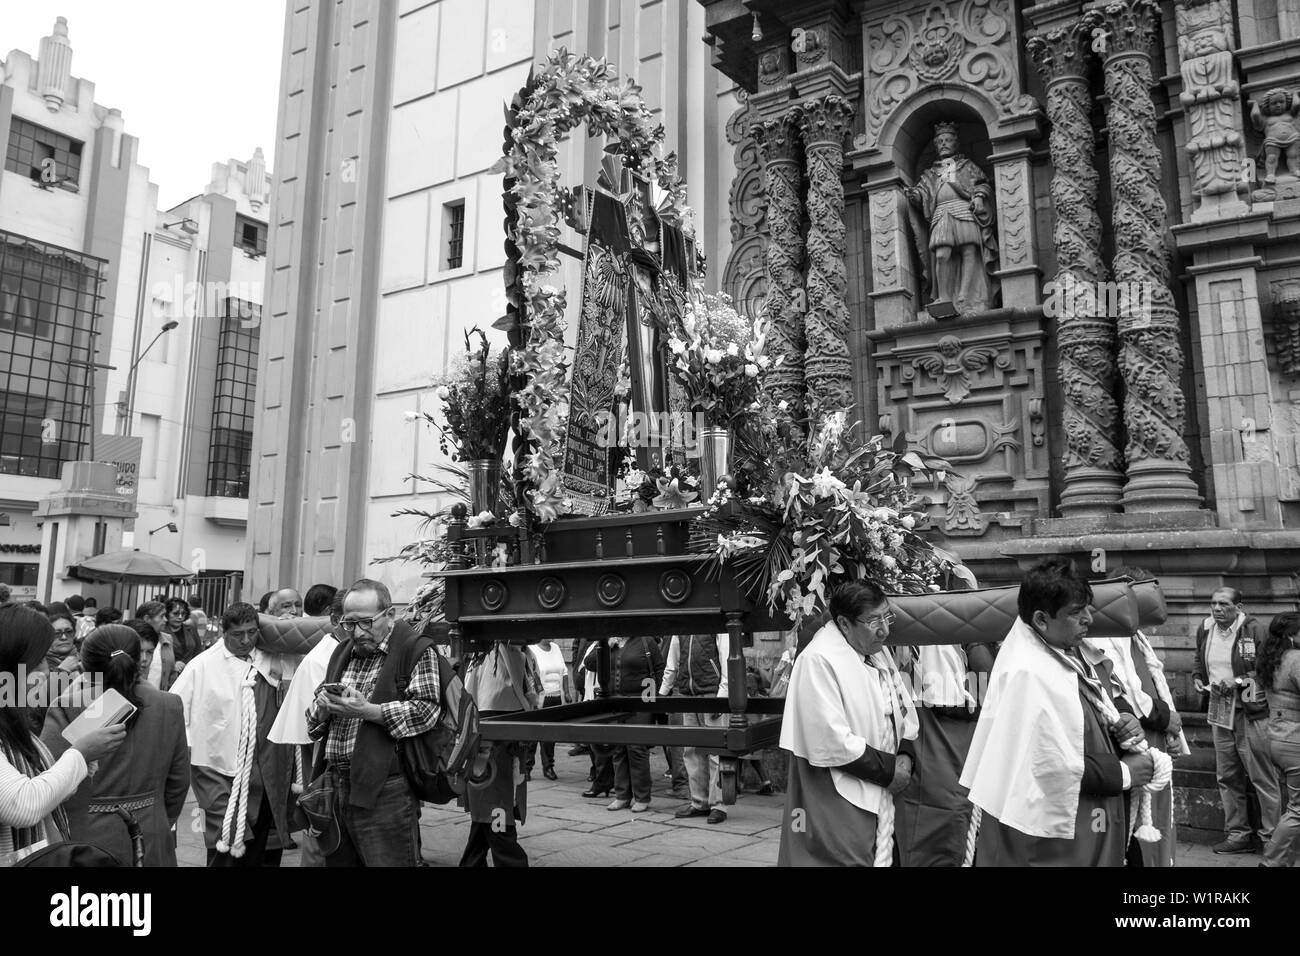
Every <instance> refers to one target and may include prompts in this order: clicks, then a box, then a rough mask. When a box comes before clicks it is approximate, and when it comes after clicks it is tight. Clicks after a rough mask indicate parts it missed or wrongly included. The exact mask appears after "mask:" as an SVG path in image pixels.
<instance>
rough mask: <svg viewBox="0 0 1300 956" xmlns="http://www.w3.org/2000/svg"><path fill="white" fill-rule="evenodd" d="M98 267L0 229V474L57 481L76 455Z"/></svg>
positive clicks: (85, 423) (85, 419) (83, 437)
mask: <svg viewBox="0 0 1300 956" xmlns="http://www.w3.org/2000/svg"><path fill="white" fill-rule="evenodd" d="M104 268H105V262H104V260H102V259H96V258H94V257H93V256H87V255H83V254H81V253H78V252H72V251H70V250H67V249H61V248H59V247H58V246H51V245H47V244H45V243H41V242H35V241H33V240H30V239H27V238H25V237H23V236H19V235H16V234H14V233H8V232H3V231H0V474H10V475H26V476H30V477H36V478H58V477H59V472H60V469H61V466H62V463H63V462H65V461H75V460H77V458H79V457H80V455H81V453H82V450H83V447H84V446H85V445H86V442H87V440H88V438H89V434H88V431H87V429H88V428H89V427H90V422H91V415H90V409H89V407H88V405H89V395H90V376H91V362H92V361H93V358H92V351H91V350H92V345H91V343H92V342H93V339H94V333H95V327H96V325H97V322H98V317H99V309H100V297H101V292H100V286H101V284H102V283H103V281H104Z"/></svg>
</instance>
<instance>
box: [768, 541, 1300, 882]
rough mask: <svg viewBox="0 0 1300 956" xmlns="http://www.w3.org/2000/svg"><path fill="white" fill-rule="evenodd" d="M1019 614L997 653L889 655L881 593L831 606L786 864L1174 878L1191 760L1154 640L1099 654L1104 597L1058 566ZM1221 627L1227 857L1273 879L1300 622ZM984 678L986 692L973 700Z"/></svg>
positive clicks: (1066, 565) (1249, 621)
mask: <svg viewBox="0 0 1300 956" xmlns="http://www.w3.org/2000/svg"><path fill="white" fill-rule="evenodd" d="M1116 573H1117V575H1122V576H1127V577H1130V578H1133V579H1134V580H1140V579H1142V578H1144V577H1145V576H1146V575H1145V574H1144V573H1143V572H1142V571H1141V570H1140V569H1128V568H1126V569H1122V570H1121V571H1119V572H1116ZM1018 601H1019V604H1018V615H1017V618H1016V620H1015V622H1014V624H1013V626H1012V627H1011V629H1010V631H1009V633H1008V634H1007V636H1006V638H1005V639H1004V640H1002V641H1001V642H998V643H997V644H995V645H992V646H986V645H975V646H967V647H958V646H951V647H947V646H944V647H936V648H911V649H909V648H888V649H887V648H886V647H885V642H886V640H887V639H888V637H889V631H890V624H891V623H892V620H893V614H892V612H891V610H890V606H889V600H888V598H887V597H886V595H885V594H884V593H883V592H882V591H881V590H880V589H879V588H878V587H876V586H874V585H873V584H871V583H870V582H866V581H858V582H852V583H849V584H845V585H842V586H841V587H839V588H838V589H837V590H836V591H835V592H834V593H833V595H832V597H831V599H830V602H829V603H830V613H829V615H828V620H827V621H826V622H825V623H824V625H823V626H822V627H821V628H820V629H819V630H817V631H816V633H815V634H814V635H813V636H812V637H811V639H810V640H809V641H808V642H807V643H806V644H805V645H804V646H802V647H801V648H800V649H799V651H798V653H797V654H796V655H793V656H792V662H791V665H792V666H791V667H790V673H789V685H788V688H787V690H786V695H785V696H786V705H785V719H784V721H783V723H782V729H781V747H782V748H784V749H785V750H788V751H790V754H791V757H790V771H789V786H788V788H787V791H786V808H785V815H784V819H783V823H782V829H781V846H780V856H779V861H780V863H781V864H782V865H791V866H793V865H858V866H888V865H891V864H901V865H908V866H917V865H919V866H970V865H974V866H1173V865H1174V850H1175V839H1176V833H1175V826H1174V819H1173V808H1172V786H1171V775H1172V765H1173V760H1175V759H1177V758H1178V757H1181V756H1185V755H1187V754H1188V753H1189V752H1190V751H1189V748H1188V745H1187V741H1186V735H1185V734H1184V732H1183V729H1182V724H1181V719H1180V717H1179V714H1178V710H1177V707H1176V706H1175V701H1174V698H1173V694H1172V693H1171V690H1170V687H1169V683H1168V681H1167V679H1166V677H1165V674H1164V670H1163V667H1162V664H1161V661H1160V659H1159V657H1158V656H1157V655H1156V653H1155V651H1154V650H1153V648H1152V646H1151V642H1150V640H1149V639H1148V638H1147V636H1146V635H1145V634H1143V633H1141V632H1140V631H1139V632H1138V633H1136V634H1133V635H1132V636H1130V637H1128V638H1118V639H1117V638H1090V637H1088V628H1089V625H1090V623H1091V621H1092V613H1091V610H1090V605H1091V603H1092V589H1091V586H1090V585H1089V583H1088V582H1087V581H1086V580H1084V579H1083V578H1082V577H1080V576H1079V575H1078V574H1077V572H1076V569H1075V568H1074V567H1073V565H1072V564H1071V563H1070V562H1069V561H1067V560H1064V559H1060V558H1050V559H1045V560H1043V561H1042V562H1040V563H1039V564H1037V565H1036V566H1034V567H1033V568H1032V569H1031V570H1030V571H1029V572H1028V573H1027V574H1026V575H1025V578H1024V580H1023V581H1022V582H1021V585H1020V591H1019V599H1018ZM1210 611H1211V613H1210V615H1209V617H1207V619H1206V620H1205V622H1204V623H1203V624H1201V626H1200V627H1199V629H1198V633H1197V635H1196V651H1197V657H1196V659H1197V666H1196V671H1197V672H1196V675H1195V686H1196V688H1197V689H1198V690H1203V691H1204V692H1206V693H1207V694H1209V695H1210V696H1211V698H1212V699H1211V700H1210V702H1209V703H1210V706H1209V714H1208V720H1209V724H1210V727H1211V729H1212V734H1213V740H1214V745H1215V757H1216V774H1217V778H1218V784H1219V789H1220V793H1221V796H1222V801H1223V807H1224V817H1225V827H1226V834H1225V839H1224V841H1223V842H1221V843H1219V844H1218V845H1216V846H1215V847H1214V850H1215V852H1216V853H1241V852H1248V851H1251V850H1252V849H1256V848H1259V847H1262V850H1263V861H1262V863H1261V864H1260V865H1262V866H1294V865H1295V864H1296V862H1297V861H1298V860H1300V759H1298V758H1300V614H1295V613H1285V614H1280V615H1278V616H1276V617H1275V618H1274V619H1273V620H1272V622H1271V623H1269V624H1268V626H1267V627H1265V626H1264V625H1263V624H1262V623H1261V622H1259V621H1258V620H1257V619H1256V618H1254V617H1252V616H1251V615H1250V614H1248V613H1247V612H1246V611H1245V610H1244V607H1243V602H1242V596H1241V595H1240V594H1239V593H1238V592H1236V591H1234V590H1233V589H1231V588H1224V589H1220V590H1218V591H1215V592H1214V594H1213V595H1212V596H1211V602H1210ZM975 670H983V671H986V672H987V675H988V677H987V681H986V682H985V681H980V682H979V684H978V686H980V687H981V688H982V692H981V693H980V695H979V698H978V699H977V698H976V696H975V695H973V694H972V693H971V692H970V686H971V682H970V681H968V680H967V679H966V677H967V674H968V673H969V672H971V671H975ZM909 677H910V678H912V679H910V680H909V679H907V678H909ZM918 688H919V691H917V689H918ZM914 691H917V692H914ZM1251 790H1253V792H1254V793H1255V794H1256V795H1257V797H1258V804H1259V809H1260V822H1259V827H1258V832H1257V836H1258V843H1256V842H1254V841H1253V839H1252V833H1251V827H1250V823H1249V818H1248V810H1247V801H1248V793H1249V792H1250V791H1251Z"/></svg>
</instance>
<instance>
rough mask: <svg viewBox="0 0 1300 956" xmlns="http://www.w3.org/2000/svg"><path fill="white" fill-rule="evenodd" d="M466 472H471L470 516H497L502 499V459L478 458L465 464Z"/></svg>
mask: <svg viewBox="0 0 1300 956" xmlns="http://www.w3.org/2000/svg"><path fill="white" fill-rule="evenodd" d="M465 470H466V471H467V472H469V511H470V514H472V515H476V514H481V513H482V512H484V511H490V512H492V513H493V514H496V513H497V505H498V503H499V502H500V499H501V459H499V458H495V459H494V458H476V459H474V460H473V461H467V462H465Z"/></svg>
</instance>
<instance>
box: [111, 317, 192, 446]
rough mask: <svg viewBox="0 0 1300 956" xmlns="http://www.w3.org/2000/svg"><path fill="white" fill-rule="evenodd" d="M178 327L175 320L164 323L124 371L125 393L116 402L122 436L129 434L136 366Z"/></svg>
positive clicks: (133, 404) (132, 411)
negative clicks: (165, 336)
mask: <svg viewBox="0 0 1300 956" xmlns="http://www.w3.org/2000/svg"><path fill="white" fill-rule="evenodd" d="M179 325H180V323H179V322H177V321H176V320H175V319H171V320H169V321H167V322H164V323H163V326H162V329H160V330H159V332H158V334H157V335H155V336H154V337H153V341H151V342H150V343H149V344H148V345H146V346H145V347H144V351H143V352H141V353H140V354H139V355H137V356H136V357H135V361H133V362H132V363H131V367H130V368H129V369H127V370H126V391H125V392H124V393H123V394H122V397H121V398H119V399H118V401H117V417H118V421H120V422H121V423H122V434H123V435H130V434H131V419H132V418H133V417H134V413H135V383H136V377H135V369H136V366H138V365H139V364H140V362H141V361H143V360H144V357H145V356H146V355H148V354H149V350H150V349H151V348H153V347H154V345H155V343H157V341H158V340H159V339H160V338H162V337H163V336H164V335H166V334H167V333H168V332H170V331H171V330H172V329H174V328H176V327H177V326H179Z"/></svg>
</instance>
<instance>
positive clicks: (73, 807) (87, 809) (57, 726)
mask: <svg viewBox="0 0 1300 956" xmlns="http://www.w3.org/2000/svg"><path fill="white" fill-rule="evenodd" d="M140 650H141V648H140V635H139V633H138V632H137V631H136V630H135V629H134V628H130V627H127V626H126V625H124V624H106V625H104V626H103V627H97V628H95V630H93V631H91V632H90V635H89V636H88V637H87V638H86V640H85V642H84V643H83V644H82V646H81V659H82V664H83V665H84V667H85V673H83V674H82V675H81V677H80V679H79V684H78V685H74V686H72V687H70V688H68V690H67V691H66V692H65V693H64V694H63V696H61V697H60V698H59V700H58V701H56V702H55V704H54V706H52V707H51V708H50V711H49V713H48V714H47V715H46V718H45V730H44V732H43V733H42V734H41V740H42V741H43V742H44V743H45V745H46V746H47V747H49V749H50V752H51V753H52V754H55V755H56V756H57V755H58V754H60V753H62V752H63V750H64V749H66V748H67V746H68V742H67V741H66V740H64V739H63V729H64V728H65V727H67V726H68V724H70V723H71V722H72V721H73V720H75V719H76V718H77V716H78V715H79V714H80V713H81V711H82V710H83V709H84V708H85V707H87V706H89V705H90V704H91V703H92V702H93V700H94V699H95V698H96V697H98V695H99V694H100V693H103V692H105V691H107V690H110V689H111V690H115V691H117V692H118V693H119V694H121V695H122V696H123V697H125V698H126V699H127V700H129V701H130V702H131V703H132V704H134V705H135V706H136V707H137V708H138V709H137V710H136V712H135V714H134V715H132V717H131V719H130V721H128V723H127V734H126V740H125V742H124V743H123V744H122V746H121V749H119V750H118V751H117V753H115V754H113V755H112V756H111V757H108V758H106V759H104V760H101V761H100V762H99V769H98V770H97V771H96V773H95V776H94V777H93V778H91V779H87V780H84V781H82V783H81V785H80V786H79V787H77V790H76V793H74V794H73V795H72V796H71V797H70V798H69V799H68V801H67V803H66V804H64V810H65V811H66V813H67V816H68V825H69V827H70V829H71V833H72V839H74V840H77V841H79V842H86V843H94V844H96V845H98V846H100V847H103V848H104V849H105V850H108V851H109V852H110V853H112V854H113V855H114V856H116V857H117V858H118V859H119V860H124V861H125V860H129V859H131V842H130V839H129V836H128V834H127V830H126V827H125V825H124V824H123V823H122V820H121V818H120V817H118V815H117V808H118V807H119V806H121V807H124V808H125V809H127V810H129V811H130V812H131V813H132V814H134V816H135V818H136V820H137V821H138V822H139V824H140V830H141V835H142V836H143V837H144V852H145V865H146V866H175V865H176V843H175V840H174V839H173V837H172V834H171V828H172V826H173V825H174V824H175V823H176V821H177V819H178V818H179V817H180V815H181V810H182V809H183V808H184V806H185V795H186V793H187V792H188V791H189V786H190V748H189V744H188V743H187V742H186V739H185V714H184V710H183V708H182V705H181V699H180V698H179V697H177V696H176V695H175V694H167V693H164V692H163V691H160V690H158V689H157V688H155V687H154V686H153V685H151V684H149V683H148V682H147V681H145V680H144V679H143V676H142V672H141V669H140Z"/></svg>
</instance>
